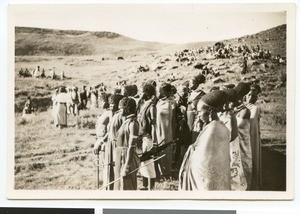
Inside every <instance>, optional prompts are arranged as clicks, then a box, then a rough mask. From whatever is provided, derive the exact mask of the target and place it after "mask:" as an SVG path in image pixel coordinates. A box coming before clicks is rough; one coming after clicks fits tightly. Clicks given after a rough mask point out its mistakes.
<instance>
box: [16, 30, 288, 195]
mask: <svg viewBox="0 0 300 214" xmlns="http://www.w3.org/2000/svg"><path fill="white" fill-rule="evenodd" d="M224 42H225V43H230V44H232V45H243V44H246V45H248V46H250V47H251V46H256V45H257V44H259V45H260V46H262V47H263V48H265V49H268V50H271V52H272V54H280V55H282V56H285V55H286V26H285V25H283V26H279V27H277V28H273V29H270V30H267V31H263V32H260V33H257V34H255V35H249V36H244V37H242V38H236V39H229V40H226V41H224ZM214 43H215V42H206V43H191V44H182V45H172V44H161V43H155V42H143V41H137V40H133V39H130V38H127V37H124V36H122V35H119V34H115V33H110V32H86V31H60V30H48V29H36V28H19V27H17V28H16V57H15V71H14V72H15V118H16V120H15V130H16V133H15V175H16V176H15V187H16V189H95V173H96V168H95V166H94V165H93V160H94V159H95V156H94V155H93V154H92V147H93V144H94V143H95V138H94V137H93V136H91V135H90V134H91V133H93V132H95V131H94V128H95V123H96V119H97V115H99V114H100V113H101V112H100V110H99V109H96V110H93V111H90V110H86V111H83V112H82V114H81V115H80V116H79V117H73V116H69V117H68V128H66V129H63V130H58V129H56V128H55V127H54V125H53V121H52V116H51V110H52V109H51V108H52V101H51V94H52V93H53V91H54V90H55V88H57V87H59V86H60V85H65V86H78V87H79V88H80V87H81V86H82V85H87V86H92V85H97V84H99V83H104V84H105V85H106V86H107V87H108V90H109V91H110V90H112V89H113V88H114V87H115V82H116V81H120V80H127V82H128V83H129V84H137V85H138V86H140V85H141V84H142V82H144V81H146V80H149V79H153V80H156V81H157V82H158V84H160V83H162V82H163V81H166V79H167V78H168V77H169V76H170V74H171V73H176V74H177V76H178V79H177V80H176V81H174V82H173V84H174V85H176V86H177V85H180V84H182V83H183V82H185V81H186V80H189V79H190V78H191V77H193V76H194V75H196V74H198V72H199V71H200V70H199V69H195V68H194V66H193V65H191V66H185V65H182V64H181V63H180V62H176V57H175V56H174V52H175V51H177V50H183V49H185V48H201V47H204V46H206V45H213V44H214ZM118 56H123V57H124V60H117V57H118ZM165 59H169V60H168V61H165ZM162 62H163V63H162ZM198 62H202V63H207V62H208V63H209V64H208V65H209V66H210V67H212V68H213V70H214V71H218V72H219V73H220V77H221V78H222V79H223V80H224V81H225V83H216V84H215V83H213V79H212V78H209V79H208V80H207V82H206V83H205V85H203V86H202V87H203V90H204V91H206V92H208V91H209V90H210V88H211V87H212V86H218V85H222V84H227V83H234V84H236V83H238V82H240V81H243V80H245V79H250V78H252V77H253V76H254V77H256V78H258V79H260V81H261V82H260V84H261V87H262V91H263V92H262V93H261V94H260V97H259V101H258V105H259V106H260V107H261V109H262V115H261V133H262V140H263V142H262V143H263V146H264V147H263V158H264V159H263V161H264V162H263V170H264V173H265V174H263V185H264V189H266V190H284V189H285V147H286V87H285V86H281V87H276V86H277V85H279V84H280V83H281V76H282V75H283V76H284V75H285V74H286V66H285V65H278V64H276V63H274V62H272V61H271V60H266V61H264V60H257V61H254V60H250V61H249V73H247V74H246V75H242V74H241V71H242V67H241V66H240V65H241V64H242V62H243V59H242V56H241V55H239V56H236V57H233V58H230V59H229V58H227V59H205V56H204V55H203V56H201V57H200V58H199V59H198V60H197V61H196V62H195V63H198ZM37 65H39V66H41V68H42V69H45V71H46V75H49V69H52V68H53V67H55V70H56V73H57V74H58V75H59V74H60V72H62V71H64V73H65V75H66V77H67V78H66V79H63V80H59V79H56V80H51V79H49V78H44V79H33V78H21V77H18V71H19V70H20V69H21V68H23V69H25V68H27V69H28V70H32V69H34V68H35V67H36V66H37ZM141 65H142V66H145V65H148V66H149V68H150V70H149V71H148V72H141V73H137V72H136V71H137V69H138V67H139V66H141ZM159 65H161V66H163V67H162V69H160V70H158V71H155V68H157V66H159ZM27 96H31V97H32V98H33V105H34V106H35V107H36V108H37V112H35V113H34V114H33V115H30V117H29V118H27V119H23V118H22V117H21V111H22V108H23V106H24V103H25V101H26V98H27ZM45 130H46V131H45ZM82 181H85V182H82ZM177 184H178V181H177V180H168V181H161V182H158V184H157V185H158V186H157V188H158V189H159V190H174V188H175V189H176V188H177ZM139 185H141V183H140V181H139Z"/></svg>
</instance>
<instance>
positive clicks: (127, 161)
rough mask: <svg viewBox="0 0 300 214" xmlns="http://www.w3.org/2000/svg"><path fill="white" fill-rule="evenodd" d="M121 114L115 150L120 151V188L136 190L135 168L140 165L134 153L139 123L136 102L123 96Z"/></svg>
mask: <svg viewBox="0 0 300 214" xmlns="http://www.w3.org/2000/svg"><path fill="white" fill-rule="evenodd" d="M124 99H125V100H124V102H123V105H124V106H123V107H124V108H123V116H124V117H125V119H124V122H123V124H122V126H121V127H120V129H119V134H118V138H117V142H116V145H117V148H116V149H117V150H120V152H121V176H122V179H121V188H120V189H121V190H137V171H135V172H132V171H133V170H135V169H137V168H138V167H139V165H140V162H139V157H138V155H137V153H136V146H137V138H138V133H139V124H138V122H137V120H136V116H135V112H136V103H135V100H134V99H132V98H124Z"/></svg>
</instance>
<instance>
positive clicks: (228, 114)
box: [219, 88, 247, 191]
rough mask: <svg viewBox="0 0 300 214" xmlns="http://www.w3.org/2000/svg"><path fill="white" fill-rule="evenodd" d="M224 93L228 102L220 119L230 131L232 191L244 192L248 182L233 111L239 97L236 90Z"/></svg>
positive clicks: (227, 90) (225, 90)
mask: <svg viewBox="0 0 300 214" xmlns="http://www.w3.org/2000/svg"><path fill="white" fill-rule="evenodd" d="M223 91H224V92H225V93H226V94H227V102H226V103H225V105H224V111H222V112H220V113H219V118H220V121H221V122H223V123H224V125H225V126H226V127H227V128H228V129H229V131H230V171H231V190H238V191H244V190H246V189H247V180H246V177H245V174H244V169H243V165H242V158H241V149H240V140H239V137H238V126H237V119H236V114H235V112H234V111H233V103H235V102H236V100H237V97H238V95H237V91H236V90H234V89H228V88H227V89H224V90H223Z"/></svg>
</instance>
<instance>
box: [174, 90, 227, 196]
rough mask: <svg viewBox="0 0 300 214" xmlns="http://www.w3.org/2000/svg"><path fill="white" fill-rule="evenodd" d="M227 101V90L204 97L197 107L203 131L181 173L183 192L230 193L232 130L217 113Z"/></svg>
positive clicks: (185, 160)
mask: <svg viewBox="0 0 300 214" xmlns="http://www.w3.org/2000/svg"><path fill="white" fill-rule="evenodd" d="M226 100H227V95H226V93H225V92H224V91H220V90H215V91H212V92H209V93H208V94H206V95H204V96H203V97H202V98H201V100H200V101H199V102H198V104H197V111H198V116H199V118H200V120H201V121H202V122H203V129H202V131H201V132H200V134H199V135H198V137H197V139H196V141H195V142H194V143H193V144H192V145H190V147H189V148H188V150H187V152H186V154H185V156H184V159H183V162H182V165H181V168H180V171H179V190H193V191H194V190H230V189H231V182H230V180H231V178H230V151H229V145H230V131H229V130H228V128H227V127H226V126H225V125H224V124H223V123H222V122H220V121H219V118H218V115H217V113H218V112H219V111H220V110H221V109H222V107H223V105H224V103H225V102H226Z"/></svg>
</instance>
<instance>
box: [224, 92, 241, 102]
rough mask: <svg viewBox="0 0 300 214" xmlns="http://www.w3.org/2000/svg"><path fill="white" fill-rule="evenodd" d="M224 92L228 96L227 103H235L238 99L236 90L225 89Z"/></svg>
mask: <svg viewBox="0 0 300 214" xmlns="http://www.w3.org/2000/svg"><path fill="white" fill-rule="evenodd" d="M224 92H225V93H226V95H227V101H229V102H235V101H237V99H238V95H237V92H236V90H234V89H225V90H224Z"/></svg>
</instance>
